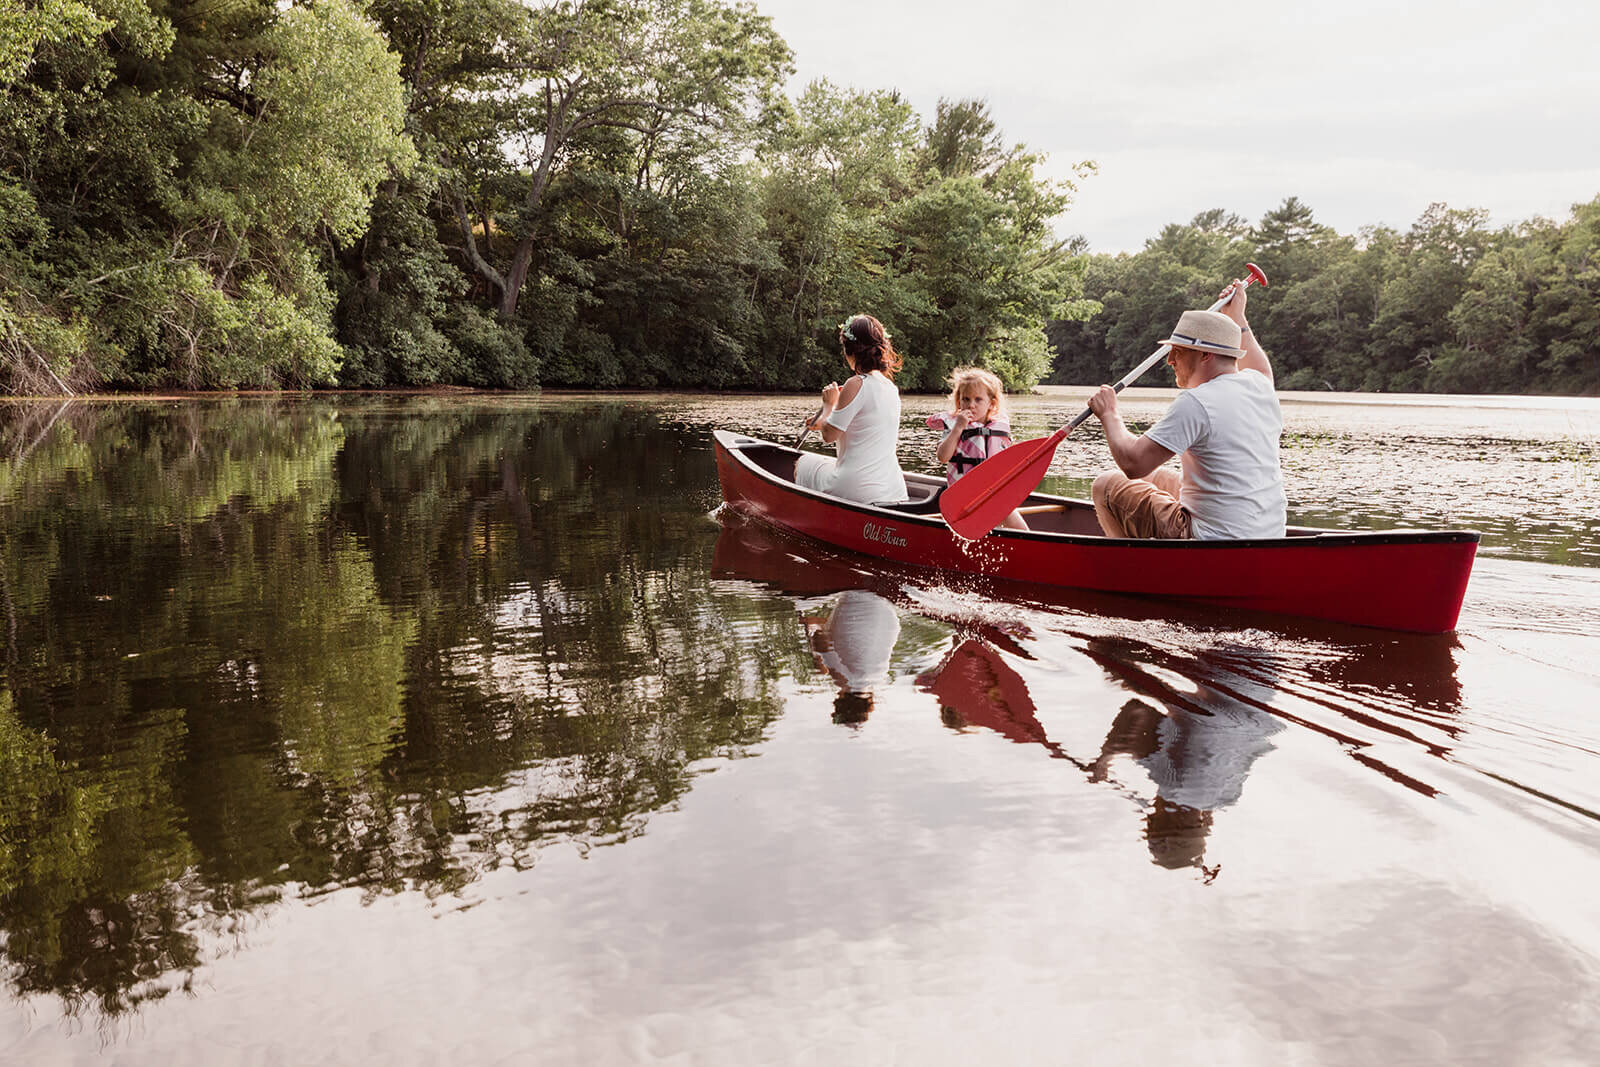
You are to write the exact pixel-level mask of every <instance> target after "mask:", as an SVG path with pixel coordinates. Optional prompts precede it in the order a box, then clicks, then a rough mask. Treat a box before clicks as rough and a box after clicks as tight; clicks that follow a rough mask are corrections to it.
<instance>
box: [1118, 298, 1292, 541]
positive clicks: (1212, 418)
mask: <svg viewBox="0 0 1600 1067" xmlns="http://www.w3.org/2000/svg"><path fill="white" fill-rule="evenodd" d="M1230 293H1231V294H1232V298H1231V299H1230V300H1229V301H1228V303H1226V304H1224V305H1223V307H1222V309H1221V310H1220V311H1185V312H1184V313H1183V315H1182V316H1181V317H1180V318H1179V319H1178V325H1177V326H1175V327H1174V328H1173V330H1172V336H1171V337H1168V338H1167V339H1166V340H1164V341H1162V342H1161V343H1162V344H1165V345H1171V346H1172V350H1171V352H1169V353H1168V354H1167V363H1168V364H1170V365H1171V366H1172V369H1173V371H1174V372H1175V373H1176V374H1177V377H1178V388H1179V389H1181V390H1183V392H1181V393H1179V394H1178V399H1177V400H1175V401H1173V403H1172V407H1171V408H1169V409H1168V410H1167V413H1166V414H1165V415H1164V416H1162V418H1161V421H1159V422H1157V423H1156V424H1155V425H1154V426H1152V427H1150V429H1148V430H1146V431H1145V432H1144V433H1143V434H1142V435H1140V436H1134V435H1133V434H1132V433H1130V432H1129V431H1128V428H1127V427H1126V426H1124V425H1123V424H1122V416H1121V414H1119V413H1118V411H1117V394H1116V391H1115V390H1114V389H1112V388H1111V386H1109V385H1102V386H1101V387H1100V390H1099V391H1098V392H1097V393H1095V394H1094V395H1093V396H1092V397H1090V398H1089V408H1090V410H1091V411H1093V412H1094V413H1095V415H1096V416H1097V417H1098V418H1099V419H1100V422H1101V424H1102V425H1103V426H1104V427H1105V431H1106V444H1107V445H1109V446H1110V448H1111V458H1112V459H1113V460H1115V461H1116V464H1117V466H1118V467H1119V468H1120V469H1119V470H1115V471H1108V472H1107V473H1105V474H1102V475H1100V476H1099V477H1098V478H1096V479H1095V482H1094V490H1093V496H1094V511H1095V516H1096V517H1097V518H1098V519H1099V520H1100V527H1101V529H1103V530H1104V531H1105V533H1106V536H1107V537H1175V538H1229V539H1252V538H1263V537H1282V536H1283V529H1284V522H1285V516H1286V512H1287V501H1286V498H1285V496H1284V492H1283V471H1282V469H1281V468H1280V467H1279V466H1278V437H1279V435H1280V434H1282V433H1283V413H1282V411H1280V410H1279V408H1278V396H1277V393H1276V392H1275V391H1274V389H1273V385H1272V363H1271V362H1270V361H1269V360H1268V359H1267V353H1266V352H1265V351H1264V350H1263V349H1262V347H1261V345H1260V343H1259V342H1258V341H1257V340H1256V337H1255V334H1254V333H1253V332H1251V329H1250V325H1249V323H1248V322H1247V321H1246V319H1245V302H1246V290H1245V286H1244V284H1243V283H1242V282H1240V281H1235V282H1234V283H1233V284H1232V285H1230V286H1228V288H1227V289H1224V290H1223V292H1222V295H1223V296H1224V297H1227V296H1229V294H1230ZM1180 454H1181V457H1182V459H1181V464H1182V467H1183V475H1182V477H1181V478H1180V477H1179V476H1178V474H1177V473H1176V472H1174V471H1173V470H1172V469H1171V468H1169V467H1164V466H1163V464H1164V463H1166V462H1167V460H1169V459H1171V458H1172V457H1173V456H1175V455H1180Z"/></svg>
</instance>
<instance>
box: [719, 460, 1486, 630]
mask: <svg viewBox="0 0 1600 1067" xmlns="http://www.w3.org/2000/svg"><path fill="white" fill-rule="evenodd" d="M715 438H716V452H717V476H718V477H719V478H720V480H721V482H722V498H723V500H725V501H726V502H727V504H728V506H729V507H730V508H733V509H734V510H736V511H738V512H740V513H742V514H745V515H749V516H751V517H753V518H756V519H760V520H761V521H763V522H767V523H770V524H772V525H774V526H777V527H780V528H783V529H786V530H792V531H794V532H795V533H798V534H802V535H804V536H806V537H811V538H814V539H816V540H818V541H821V542H823V543H825V544H829V545H834V546H837V547H839V548H844V549H849V550H851V551H854V552H861V553H865V554H867V555H869V556H876V557H878V558H880V559H886V560H892V561H894V562H896V563H904V564H911V565H914V566H922V567H937V568H940V569H943V570H950V571H962V572H966V573H970V574H983V575H989V576H992V577H995V578H1001V579H1006V580H1010V581H1019V582H1027V583H1034V584H1042V585H1049V586H1059V587H1063V588H1069V589H1093V590H1099V591H1102V592H1109V593H1122V594H1132V595H1137V596H1160V597H1176V598H1181V599H1183V600H1186V601H1190V602H1194V603H1200V604H1214V605H1218V606H1223V607H1228V608H1238V609H1245V610H1249V611H1267V612H1275V613H1278V614H1284V615H1297V616H1301V617H1305V618H1314V619H1328V620H1331V621H1334V622H1344V623H1353V624H1355V625H1358V626H1376V627H1381V628H1384V629H1390V630H1410V631H1414V632H1418V633H1445V632H1447V631H1450V630H1453V629H1455V625H1456V618H1457V616H1458V615H1459V614H1460V612H1461V599H1462V597H1463V596H1464V595H1465V594H1466V589H1467V578H1468V577H1469V575H1470V574H1471V573H1472V559H1473V556H1474V555H1475V554H1476V553H1477V550H1478V534H1477V533H1476V532H1475V531H1472V530H1446V531H1439V532H1429V531H1422V530H1383V531H1377V532H1371V533H1364V532H1352V531H1347V530H1321V529H1314V528H1311V527H1304V526H1291V527H1289V530H1288V534H1287V536H1285V537H1281V538H1273V539H1270V540H1256V541H1166V540H1132V539H1123V538H1109V537H1106V536H1105V535H1104V534H1102V533H1101V531H1100V524H1099V523H1098V522H1097V521H1096V520H1095V517H1094V507H1093V505H1092V504H1090V503H1089V502H1088V501H1085V500H1074V499H1071V498H1068V497H1060V496H1050V495H1048V494H1045V493H1035V494H1033V495H1032V496H1030V497H1029V498H1028V499H1027V501H1026V502H1025V503H1024V505H1023V506H1024V507H1025V508H1037V509H1041V510H1037V511H1032V512H1030V513H1029V514H1028V525H1029V527H1030V529H1029V530H1027V531H1020V530H996V531H995V532H994V533H991V534H990V535H989V536H988V537H985V538H983V539H982V540H979V541H963V540H961V539H960V538H958V537H957V536H956V535H955V534H954V533H952V532H951V530H950V528H949V527H948V526H946V525H945V522H944V519H942V518H941V517H940V515H939V509H938V504H937V497H936V494H937V492H938V490H939V488H940V487H941V486H943V485H944V479H943V478H942V477H936V476H934V475H926V474H907V475H906V484H907V487H908V489H909V490H910V493H911V496H912V498H913V499H912V502H911V503H909V504H900V505H884V506H879V505H874V504H859V503H856V502H854V501H850V500H844V499H841V498H839V497H835V496H830V495H828V494H826V493H817V492H813V491H811V490H809V489H803V488H801V487H800V486H798V485H796V484H794V481H793V478H794V464H795V457H796V456H798V455H799V454H800V453H799V451H798V450H796V449H793V448H787V447H785V446H783V445H779V444H774V443H772V442H771V441H763V440H760V439H759V438H755V437H747V436H744V435H743V434H736V433H730V432H728V431H726V430H718V431H716V433H715Z"/></svg>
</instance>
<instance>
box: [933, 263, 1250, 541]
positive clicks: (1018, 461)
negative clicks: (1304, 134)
mask: <svg viewBox="0 0 1600 1067" xmlns="http://www.w3.org/2000/svg"><path fill="white" fill-rule="evenodd" d="M1244 266H1245V270H1246V271H1247V272H1248V273H1247V274H1246V275H1245V278H1244V285H1245V287H1248V286H1249V285H1250V283H1251V282H1259V283H1260V284H1261V286H1262V287H1263V288H1265V287H1266V284H1267V276H1266V275H1265V274H1263V273H1262V272H1261V268H1260V267H1258V266H1256V265H1255V264H1254V263H1246V264H1245V265H1244ZM1232 299H1233V293H1231V292H1230V293H1229V294H1228V296H1227V298H1226V299H1223V300H1218V301H1217V302H1216V303H1215V304H1212V305H1211V307H1210V309H1209V310H1211V311H1217V310H1218V309H1220V308H1221V307H1222V306H1223V305H1224V304H1226V303H1227V302H1228V301H1229V300H1232ZM1170 351H1172V346H1171V345H1162V346H1161V347H1160V348H1158V349H1156V350H1155V351H1154V352H1152V353H1151V354H1150V356H1149V358H1148V359H1146V360H1145V361H1144V362H1143V363H1141V364H1139V365H1138V366H1137V367H1135V368H1133V370H1131V371H1129V372H1128V373H1127V374H1126V375H1124V376H1123V378H1122V380H1121V381H1120V382H1118V383H1117V384H1116V385H1115V386H1113V388H1114V389H1115V390H1116V391H1117V392H1119V393H1120V392H1122V390H1123V389H1124V388H1126V387H1127V386H1129V385H1131V384H1132V383H1133V382H1135V381H1138V379H1139V377H1140V375H1142V374H1144V372H1145V371H1147V370H1149V369H1150V368H1151V367H1154V366H1155V365H1156V364H1157V363H1160V362H1161V361H1162V360H1164V359H1166V358H1167V353H1168V352H1170ZM1090 414H1091V412H1090V410H1089V409H1088V408H1084V409H1083V410H1082V411H1080V412H1079V413H1078V415H1077V417H1076V418H1074V419H1073V420H1072V421H1071V422H1069V423H1067V424H1066V425H1065V426H1063V427H1061V429H1059V430H1057V431H1056V432H1055V433H1053V434H1051V435H1050V436H1049V437H1036V438H1034V439H1033V440H1031V441H1022V442H1019V443H1017V444H1014V445H1012V446H1011V447H1010V448H1007V449H1005V450H1004V451H1002V452H999V453H996V454H995V455H993V456H990V457H989V458H988V459H986V460H984V461H983V462H982V463H980V464H978V465H977V466H976V467H974V468H972V470H970V471H968V472H967V473H966V475H965V476H963V477H962V479H961V480H960V481H958V482H956V484H954V485H952V486H951V487H950V488H948V489H946V490H945V491H944V493H943V494H942V495H941V496H940V497H939V513H940V514H941V515H943V516H944V521H945V522H947V523H949V524H950V529H952V530H954V531H955V532H956V536H958V537H963V538H965V539H967V540H969V541H975V540H977V539H978V538H980V537H982V536H983V535H984V534H987V533H988V532H989V531H990V530H992V529H994V528H995V527H996V526H999V525H1000V524H1001V523H1002V522H1004V521H1005V518H1006V516H1007V515H1009V514H1011V512H1012V510H1013V509H1015V508H1016V507H1017V506H1018V505H1020V504H1021V503H1022V502H1023V501H1024V500H1026V499H1028V494H1030V493H1032V492H1033V491H1034V490H1035V489H1037V488H1038V487H1039V480H1040V479H1041V478H1043V477H1044V474H1045V471H1047V470H1049V469H1050V461H1051V459H1052V458H1054V456H1055V453H1056V446H1057V445H1059V444H1060V443H1061V441H1062V438H1064V437H1066V436H1067V434H1069V433H1071V432H1072V431H1073V430H1075V429H1077V428H1078V426H1079V425H1080V424H1081V423H1082V422H1083V420H1085V419H1087V418H1088V417H1089V415H1090Z"/></svg>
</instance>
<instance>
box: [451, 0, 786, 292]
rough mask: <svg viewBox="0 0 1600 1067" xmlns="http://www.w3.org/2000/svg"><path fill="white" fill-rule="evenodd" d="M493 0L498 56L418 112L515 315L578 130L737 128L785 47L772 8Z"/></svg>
mask: <svg viewBox="0 0 1600 1067" xmlns="http://www.w3.org/2000/svg"><path fill="white" fill-rule="evenodd" d="M500 10H502V11H504V12H505V14H506V18H505V21H504V24H503V25H501V26H500V27H498V28H497V29H496V31H494V40H493V46H492V47H493V51H491V52H490V53H489V55H490V56H491V57H492V58H490V59H489V60H488V61H486V62H482V63H481V64H479V65H476V66H475V69H473V70H471V71H470V73H469V75H468V76H466V77H464V78H462V79H461V80H460V82H459V83H458V84H457V86H456V87H454V88H453V89H452V91H450V92H449V93H448V95H446V96H444V97H443V98H442V99H441V100H440V102H439V106H440V108H441V112H442V113H441V116H440V117H441V118H444V119H446V120H447V121H445V122H428V121H427V120H426V119H424V124H425V125H427V126H428V128H429V132H430V133H431V134H432V135H433V137H434V138H436V139H437V146H438V150H439V152H440V154H441V158H442V160H443V161H444V163H445V164H446V166H447V167H448V169H449V175H448V177H447V179H446V188H447V196H448V197H449V199H450V202H451V205H452V207H453V210H454V213H455V217H456V221H457V224H458V227H459V235H460V239H461V242H462V253H463V255H464V256H465V258H466V260H467V262H468V263H469V264H470V265H471V268H472V269H473V270H474V271H476V272H477V274H478V275H479V276H480V277H481V278H482V279H483V280H484V281H485V282H486V283H487V284H488V286H489V287H490V289H491V292H492V294H493V296H494V298H495V303H496V306H497V309H498V311H499V313H500V315H501V317H502V318H505V319H510V318H512V317H513V316H514V315H515V314H516V311H517V301H518V299H519V297H520V296H521V294H522V291H523V287H524V286H525V285H526V284H527V281H528V278H529V273H530V271H531V269H532V267H533V263H534V255H535V252H536V250H537V248H538V246H539V242H540V241H541V240H543V239H546V238H547V237H548V236H549V233H548V230H547V226H546V224H547V221H548V220H547V219H546V217H545V212H544V208H545V204H546V198H547V196H548V195H549V192H550V190H551V187H552V185H553V184H554V183H555V182H556V180H557V179H558V177H559V176H560V175H561V174H562V173H564V171H565V168H566V166H567V164H568V163H569V161H570V158H571V156H572V154H573V152H574V151H575V150H577V149H578V148H579V147H580V145H581V142H582V141H583V139H584V138H585V137H586V135H588V134H591V133H593V132H595V131H603V130H627V131H631V132H632V133H633V134H635V135H637V136H640V137H644V138H656V139H659V138H662V137H668V136H671V135H673V134H675V133H679V132H681V131H684V130H699V131H724V132H729V133H731V132H732V131H735V130H737V129H738V128H739V127H740V126H741V125H742V124H744V123H746V122H749V121H753V119H754V118H755V117H756V115H757V114H758V112H759V111H760V110H761V109H762V108H763V107H765V106H767V105H768V104H769V103H770V99H771V95H772V94H773V93H774V92H775V90H776V88H777V86H778V84H779V82H780V80H781V78H782V77H783V76H784V75H785V74H786V73H787V71H788V62H789V50H788V46H787V45H785V44H784V43H783V41H782V39H781V38H779V37H778V36H777V34H776V33H775V32H774V31H773V30H772V26H771V22H770V20H768V19H767V18H765V17H763V16H760V15H757V14H756V13H755V11H754V9H753V8H749V7H744V6H728V5H725V4H723V3H721V2H719V0H557V2H555V3H552V4H549V5H548V6H545V7H541V8H537V9H527V8H521V7H519V6H515V5H502V6H501V8H500ZM507 143H510V144H514V145H515V151H516V153H517V155H516V157H515V158H512V157H511V156H509V155H508V153H507V152H506V151H504V150H503V148H502V146H503V145H505V144H507Z"/></svg>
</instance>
